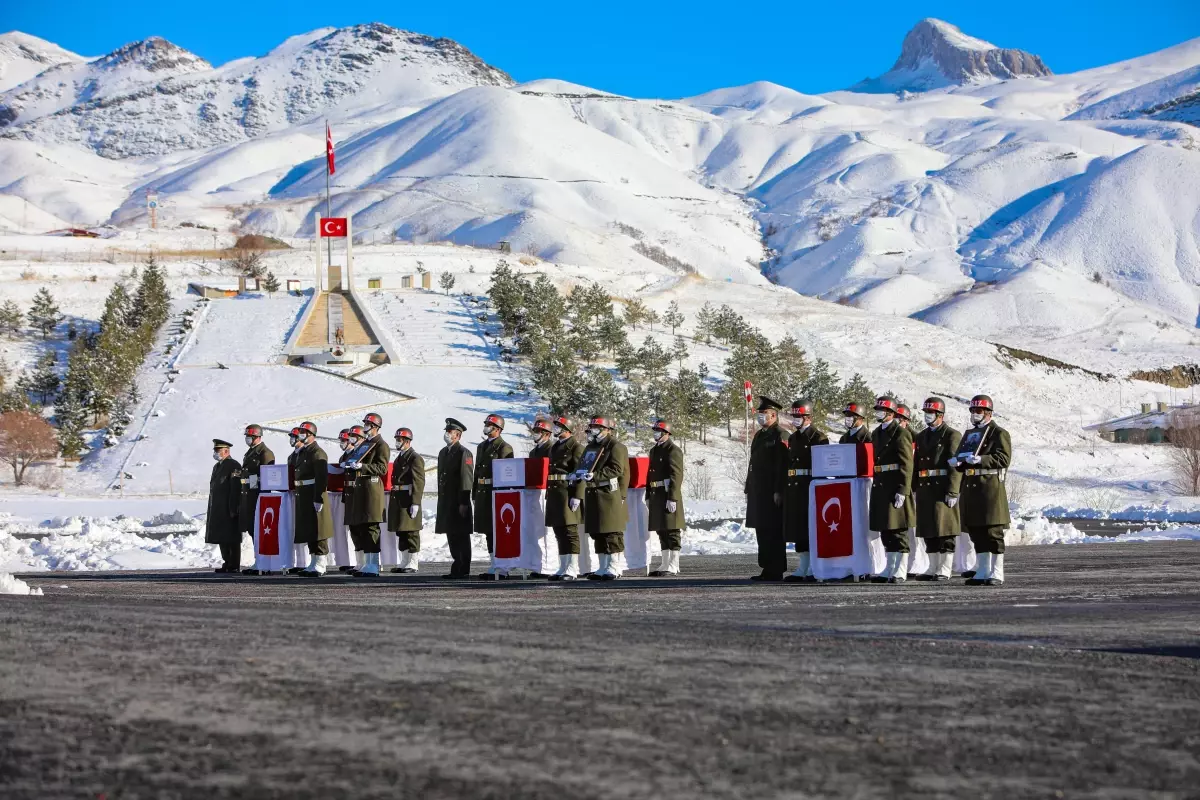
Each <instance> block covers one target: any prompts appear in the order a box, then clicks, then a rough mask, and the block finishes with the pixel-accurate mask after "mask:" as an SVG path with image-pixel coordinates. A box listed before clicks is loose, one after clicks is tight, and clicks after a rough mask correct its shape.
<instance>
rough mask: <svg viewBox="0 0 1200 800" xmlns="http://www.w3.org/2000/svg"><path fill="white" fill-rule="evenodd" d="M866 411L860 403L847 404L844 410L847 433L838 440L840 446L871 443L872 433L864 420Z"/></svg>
mask: <svg viewBox="0 0 1200 800" xmlns="http://www.w3.org/2000/svg"><path fill="white" fill-rule="evenodd" d="M864 411H865V409H864V408H863V407H862V406H861V405H859V404H858V403H847V404H846V407H845V408H844V409H842V417H843V421H844V423H845V425H846V432H845V433H843V434H842V438H840V439H838V444H866V443H867V442H869V441H871V432H870V431H869V430H867V425H866V420H865V419H864V418H863V412H864Z"/></svg>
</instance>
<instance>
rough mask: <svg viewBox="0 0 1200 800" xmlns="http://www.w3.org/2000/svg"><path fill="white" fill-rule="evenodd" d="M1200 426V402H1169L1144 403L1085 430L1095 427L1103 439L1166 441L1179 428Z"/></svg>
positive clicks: (1148, 442)
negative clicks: (1185, 404) (1133, 411)
mask: <svg viewBox="0 0 1200 800" xmlns="http://www.w3.org/2000/svg"><path fill="white" fill-rule="evenodd" d="M1195 427H1200V406H1169V405H1167V404H1166V403H1158V404H1157V405H1156V406H1152V405H1151V404H1150V403H1142V410H1141V412H1140V413H1137V414H1130V415H1129V416H1127V417H1118V418H1117V419H1110V420H1108V421H1107V422H1100V423H1097V424H1095V425H1088V426H1086V427H1085V428H1084V430H1085V431H1095V432H1096V433H1098V434H1100V437H1101V438H1102V439H1107V440H1108V441H1110V442H1118V443H1122V444H1164V443H1169V442H1170V441H1171V432H1172V431H1173V430H1175V429H1177V428H1195Z"/></svg>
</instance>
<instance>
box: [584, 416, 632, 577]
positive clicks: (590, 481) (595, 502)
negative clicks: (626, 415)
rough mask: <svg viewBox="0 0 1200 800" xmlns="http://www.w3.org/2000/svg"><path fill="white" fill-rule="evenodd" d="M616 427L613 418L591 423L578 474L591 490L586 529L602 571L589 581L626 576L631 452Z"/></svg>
mask: <svg viewBox="0 0 1200 800" xmlns="http://www.w3.org/2000/svg"><path fill="white" fill-rule="evenodd" d="M615 430H616V423H615V422H613V420H612V418H611V417H604V416H596V417H592V418H591V419H590V420H589V421H588V427H587V440H588V444H587V447H585V448H584V451H583V459H582V460H581V461H580V464H579V468H578V469H577V470H576V471H575V480H576V481H579V480H582V481H583V482H584V483H585V484H586V486H587V494H586V498H585V500H584V528H585V529H586V530H587V533H588V536H589V537H591V539H592V547H593V549H594V550H595V551H596V557H597V559H598V560H599V562H600V567H599V569H597V570H596V571H595V572H593V573H591V574H590V575H588V580H600V581H611V580H615V579H617V578H619V577H621V574H622V572H624V566H623V565H622V561H623V559H624V555H625V526H626V525H628V524H629V508H628V506H627V505H626V503H627V495H628V491H629V450H628V449H627V448H626V447H625V445H623V444H621V442H619V441H617V437H616V434H615V433H614V431H615Z"/></svg>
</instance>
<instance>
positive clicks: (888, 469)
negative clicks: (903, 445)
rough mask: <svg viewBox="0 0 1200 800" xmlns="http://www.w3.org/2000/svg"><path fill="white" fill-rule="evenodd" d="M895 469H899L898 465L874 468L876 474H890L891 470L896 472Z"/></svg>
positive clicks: (882, 465) (881, 465)
mask: <svg viewBox="0 0 1200 800" xmlns="http://www.w3.org/2000/svg"><path fill="white" fill-rule="evenodd" d="M897 469H900V465H899V464H880V465H879V466H878V467H876V468H875V471H876V472H892V471H893V470H897Z"/></svg>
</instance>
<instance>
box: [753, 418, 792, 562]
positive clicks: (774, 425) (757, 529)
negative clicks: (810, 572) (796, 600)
mask: <svg viewBox="0 0 1200 800" xmlns="http://www.w3.org/2000/svg"><path fill="white" fill-rule="evenodd" d="M782 408H783V406H781V405H780V404H779V403H777V402H775V401H774V400H772V399H771V398H769V397H760V398H759V399H758V416H757V418H756V421H757V422H758V430H757V431H756V432H755V434H754V439H753V440H752V441H751V442H750V466H749V469H748V470H747V471H746V487H745V492H746V526H747V527H749V528H754V535H755V537H756V538H757V539H758V566H759V567H761V568H762V573H760V574H758V575H752V576H751V577H750V580H753V581H780V580H783V573H784V572H786V571H787V542H785V541H784V540H783V493H784V489H786V487H787V460H788V454H787V440H788V434H787V431H785V430H783V428H781V427H779V411H780V409H782Z"/></svg>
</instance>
